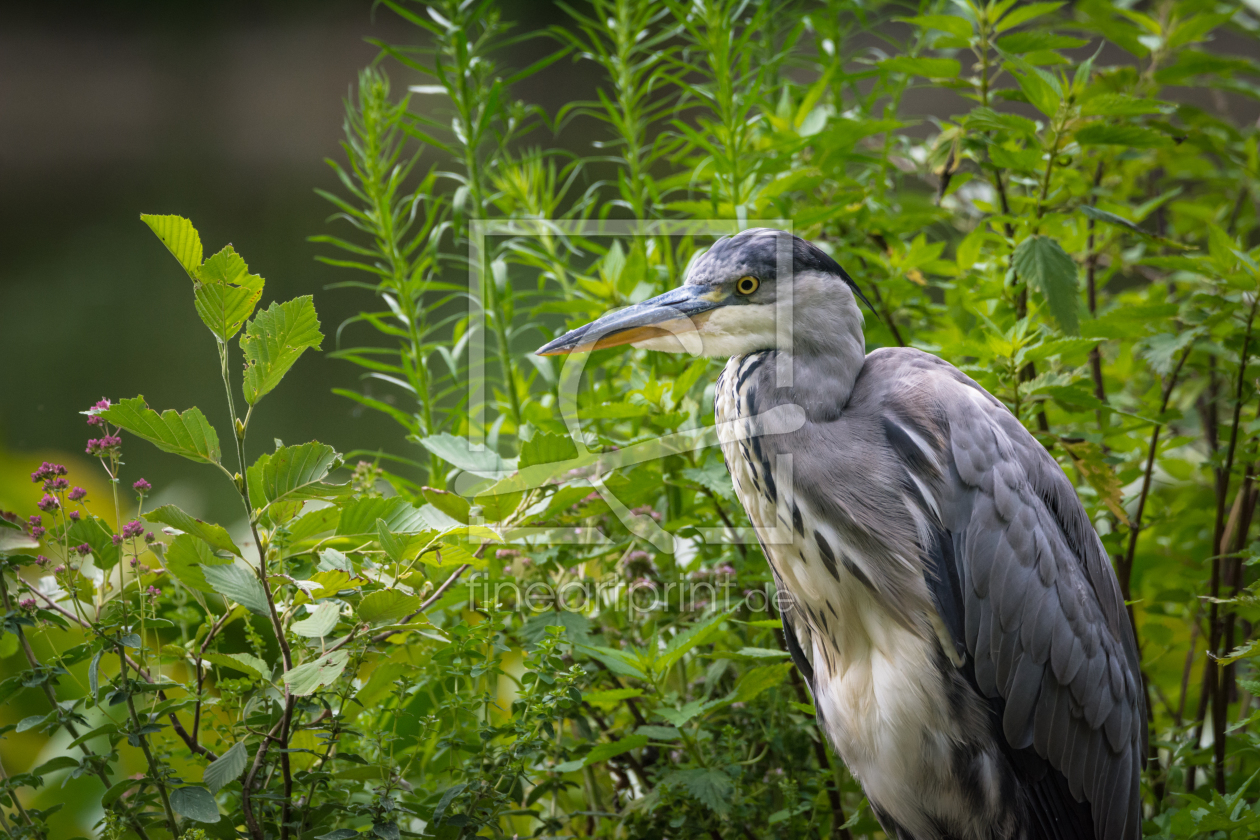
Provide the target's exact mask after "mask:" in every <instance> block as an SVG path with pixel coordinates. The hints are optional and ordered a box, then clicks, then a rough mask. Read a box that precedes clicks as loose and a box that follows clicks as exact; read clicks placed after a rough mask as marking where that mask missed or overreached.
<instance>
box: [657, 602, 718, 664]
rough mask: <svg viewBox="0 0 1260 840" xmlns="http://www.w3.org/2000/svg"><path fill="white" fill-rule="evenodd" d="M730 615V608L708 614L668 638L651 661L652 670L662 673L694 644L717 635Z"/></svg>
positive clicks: (701, 642)
mask: <svg viewBox="0 0 1260 840" xmlns="http://www.w3.org/2000/svg"><path fill="white" fill-rule="evenodd" d="M730 616H731V611H730V610H727V611H725V612H720V613H717V614H716V615H713V616H710V617H709V618H708V619H706V620H705V621H701V622H699V623H698V624H693V625H692V626H691V627H688V628H687V629H686V630H685V631H684V632H682V633H679V634H678V635H677V636H674V638H672V639H670V640H669V643H668V644H667V645H665V649H664V650H662V651H661V654H660V656H658V657H657V659H656V661H655V662H653V663H652V670H654V671H655V672H656V673H657V674H664V673H665V672H666V671H668V670H669V669H670V668H672V667H673V666H674V663H675V662H677V661H678V660H679V659H682V658H683V656H684V655H685V654H686V653H687V652H688V651H690V650H691V649H692V648H694V647H695V646H696V645H701V644H704V643H705V642H707V641H708V640H709V639H711V638H713V637H714V636H715V635H717V633H718V631H719V630H720V629H721V625H722V622H723V621H725V620H726V619H728V618H730Z"/></svg>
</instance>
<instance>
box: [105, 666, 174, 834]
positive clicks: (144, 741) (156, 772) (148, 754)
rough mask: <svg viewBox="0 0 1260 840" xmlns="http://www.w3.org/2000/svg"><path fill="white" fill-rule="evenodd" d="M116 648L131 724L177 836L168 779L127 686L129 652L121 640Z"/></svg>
mask: <svg viewBox="0 0 1260 840" xmlns="http://www.w3.org/2000/svg"><path fill="white" fill-rule="evenodd" d="M114 646H115V649H116V650H117V651H118V662H119V667H121V668H122V673H121V675H120V677H121V683H122V692H123V696H124V697H125V698H126V699H127V711H128V712H129V713H130V715H131V725H132V726H134V727H135V730H136V740H137V741H139V742H140V750H141V751H142V752H143V753H144V759H145V761H146V762H147V763H148V765H149V775H150V776H152V777H153V784H154V786H155V787H156V788H157V789H158V795H159V796H160V797H161V799H162V810H163V811H165V812H166V824H167V826H168V827H169V828H170V830H171V836H172V837H175V836H177V835H178V834H179V821H178V820H176V819H175V812H174V811H173V810H171V798H170V796H169V795H168V794H167V792H166V780H165V779H164V778H163V777H162V772H161V770H160V769H159V768H158V764H157V759H155V758H154V757H153V751H152V750H151V749H149V737H148V736H147V735H145V734H144V733H143V732H141V731H140V730H141V728H142V727H141V726H140V716H139V715H138V714H136V704H135V702H134V701H133V700H132V699H131V691H129V690H128V688H127V654H126V651H124V650H123V646H122V644H121V643H120V642H114Z"/></svg>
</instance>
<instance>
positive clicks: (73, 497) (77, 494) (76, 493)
mask: <svg viewBox="0 0 1260 840" xmlns="http://www.w3.org/2000/svg"><path fill="white" fill-rule="evenodd" d="M86 495H87V491H86V490H84V489H83V488H82V487H75V488H74V489H73V490H71V491H70V501H72V502H77V501H79V499H82V498H83V497H84V496H86Z"/></svg>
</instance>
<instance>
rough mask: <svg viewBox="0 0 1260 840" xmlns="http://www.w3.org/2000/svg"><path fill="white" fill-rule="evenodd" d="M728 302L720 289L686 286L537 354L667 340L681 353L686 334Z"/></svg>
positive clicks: (566, 336) (611, 315)
mask: <svg viewBox="0 0 1260 840" xmlns="http://www.w3.org/2000/svg"><path fill="white" fill-rule="evenodd" d="M726 300H727V295H726V294H725V293H724V292H722V291H720V290H718V289H713V288H706V287H704V286H682V287H681V288H678V289H674V290H673V291H672V292H666V293H665V294H663V295H659V296H657V297H654V298H652V299H651V300H645V301H643V303H637V304H635V305H634V306H627V307H626V308H625V309H621V310H618V311H616V312H612V313H609V314H608V315H605V316H604V317H603V318H600V319H599V320H597V321H592V322H591V323H589V324H587V325H586V326H584V327H578V328H577V329H576V330H573V331H572V332H567V333H565V334H564V335H562V336H560V337H559V338H557V339H555V340H554V341H551V342H548V343H547V344H546V345H544V346H543V347H540V348H539V349H538V350H537V351H536V352H537V353H538V355H539V356H563V355H566V354H568V353H576V352H579V351H588V350H600V349H602V348H604V347H617V346H619V345H622V344H637V343H639V342H641V341H648V340H650V339H654V338H667V337H669V338H673V339H674V340H675V341H677V342H678V343H679V345H680V347H679V349H680V350H681V349H682V345H683V344H684V342H685V341H686V334H688V333H694V332H695V330H696V328H697V327H699V326H700V325H701V324H703V323H704V321H705V320H706V319H707V317H708V316H707V313H709V312H712V311H713V310H714V309H717V308H718V307H719V306H721V305H722V304H724V303H725V302H726Z"/></svg>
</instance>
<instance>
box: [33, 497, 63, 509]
mask: <svg viewBox="0 0 1260 840" xmlns="http://www.w3.org/2000/svg"><path fill="white" fill-rule="evenodd" d="M36 507H37V508H39V509H40V510H42V511H43V512H44V513H52V512H53V511H54V510H56V509H57V508H59V507H61V502H59V501H57V497H56V496H50V495H48V494H47V493H45V494H44V498H42V499H40V500H39V503H38V504H37V505H36Z"/></svg>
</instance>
